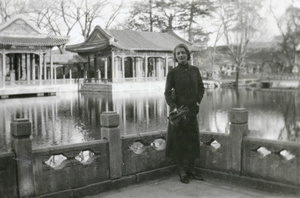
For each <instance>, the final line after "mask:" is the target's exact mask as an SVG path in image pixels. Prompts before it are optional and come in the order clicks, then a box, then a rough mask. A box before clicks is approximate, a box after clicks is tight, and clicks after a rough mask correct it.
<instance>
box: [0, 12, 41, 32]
mask: <svg viewBox="0 0 300 198" xmlns="http://www.w3.org/2000/svg"><path fill="white" fill-rule="evenodd" d="M17 20H21V21H23V22H24V23H26V24H27V25H28V26H30V27H31V28H32V29H33V30H34V31H36V32H37V34H45V33H44V32H43V31H42V30H41V29H39V28H37V27H36V26H35V25H33V24H32V23H31V22H30V21H29V19H28V18H27V17H26V16H25V15H23V14H18V15H15V16H13V17H12V18H11V19H10V20H8V21H6V22H4V23H2V24H0V32H1V31H2V30H4V29H5V28H7V27H8V26H10V25H11V24H13V23H14V22H15V21H17Z"/></svg>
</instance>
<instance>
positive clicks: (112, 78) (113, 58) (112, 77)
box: [111, 51, 116, 82]
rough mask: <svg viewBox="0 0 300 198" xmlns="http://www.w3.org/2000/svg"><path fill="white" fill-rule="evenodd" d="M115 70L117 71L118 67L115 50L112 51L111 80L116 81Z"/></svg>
mask: <svg viewBox="0 0 300 198" xmlns="http://www.w3.org/2000/svg"><path fill="white" fill-rule="evenodd" d="M115 71H116V68H115V52H114V51H112V52H111V81H112V82H113V81H114V78H115Z"/></svg>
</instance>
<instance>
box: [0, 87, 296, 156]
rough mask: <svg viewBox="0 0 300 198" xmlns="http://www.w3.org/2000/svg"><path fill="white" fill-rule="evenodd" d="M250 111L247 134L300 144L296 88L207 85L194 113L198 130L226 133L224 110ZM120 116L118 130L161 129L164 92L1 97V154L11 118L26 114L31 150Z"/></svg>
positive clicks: (82, 135) (91, 136)
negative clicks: (104, 117) (107, 114)
mask: <svg viewBox="0 0 300 198" xmlns="http://www.w3.org/2000/svg"><path fill="white" fill-rule="evenodd" d="M234 107H244V108H247V109H248V111H249V129H250V134H249V136H251V137H257V138H262V139H273V140H282V141H294V142H300V99H299V92H298V91H297V90H286V91H282V90H267V89H265V90H263V89H261V90H251V89H245V88H241V89H239V90H238V91H236V90H234V89H207V90H206V93H205V96H204V98H203V101H202V103H201V105H200V113H199V115H198V120H199V128H200V133H201V131H212V132H217V133H228V130H227V128H228V126H227V125H228V118H227V116H228V112H229V110H230V109H231V108H234ZM104 111H116V112H117V113H119V114H120V118H121V121H120V122H121V123H120V129H121V133H122V134H136V133H141V132H151V131H164V130H166V128H167V114H168V107H167V105H166V103H165V100H164V96H163V91H151V92H146V91H143V92H141V91H140V92H117V93H113V94H111V93H99V92H98V93H93V92H88V93H77V92H66V93H60V94H58V95H56V96H49V97H33V98H18V99H5V100H0V152H3V151H9V150H10V138H11V137H10V122H11V121H12V120H13V119H15V118H28V119H29V120H30V121H31V123H32V136H31V138H32V141H33V147H34V148H41V147H48V146H55V145H66V144H72V143H79V142H85V141H89V140H95V139H100V138H101V137H100V128H101V127H100V114H101V113H102V112H104Z"/></svg>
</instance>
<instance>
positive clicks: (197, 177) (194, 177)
mask: <svg viewBox="0 0 300 198" xmlns="http://www.w3.org/2000/svg"><path fill="white" fill-rule="evenodd" d="M187 176H188V177H189V178H191V179H195V180H199V181H203V180H204V179H203V177H202V176H201V175H198V174H197V173H196V172H194V171H192V172H190V171H188V172H187Z"/></svg>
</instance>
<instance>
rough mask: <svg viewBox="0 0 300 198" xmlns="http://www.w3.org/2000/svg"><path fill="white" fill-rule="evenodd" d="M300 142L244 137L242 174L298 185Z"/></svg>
mask: <svg viewBox="0 0 300 198" xmlns="http://www.w3.org/2000/svg"><path fill="white" fill-rule="evenodd" d="M299 168H300V144H299V143H295V142H282V141H273V140H261V139H256V138H249V137H247V138H244V143H243V166H242V170H243V175H246V176H251V177H254V178H260V179H264V180H269V181H275V182H280V183H286V184H290V185H297V186H300V169H299Z"/></svg>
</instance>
